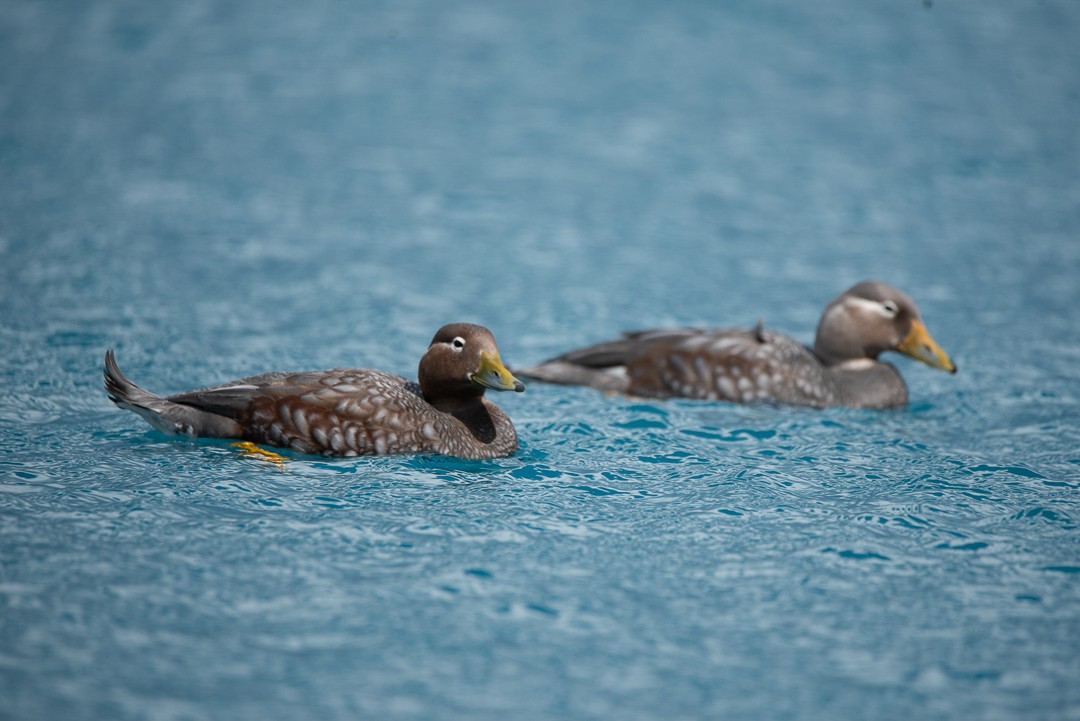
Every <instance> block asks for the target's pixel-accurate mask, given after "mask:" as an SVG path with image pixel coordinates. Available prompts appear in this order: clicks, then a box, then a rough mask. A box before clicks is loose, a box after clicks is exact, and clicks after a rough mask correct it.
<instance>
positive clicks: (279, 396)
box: [105, 323, 524, 458]
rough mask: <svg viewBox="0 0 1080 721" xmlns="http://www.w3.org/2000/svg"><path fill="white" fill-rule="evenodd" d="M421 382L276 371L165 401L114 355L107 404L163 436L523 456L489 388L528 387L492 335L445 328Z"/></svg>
mask: <svg viewBox="0 0 1080 721" xmlns="http://www.w3.org/2000/svg"><path fill="white" fill-rule="evenodd" d="M420 376H421V380H422V382H424V383H426V384H427V385H425V386H424V387H421V385H419V384H418V383H415V382H412V381H409V380H407V379H405V378H403V377H402V376H399V375H394V374H392V373H385V372H383V371H378V370H371V369H367V368H337V369H333V370H326V371H316V372H305V373H287V372H273V373H265V374H262V375H258V376H252V377H249V378H242V379H240V380H236V381H232V382H229V383H225V384H222V385H218V386H213V387H210V388H202V389H199V390H194V391H188V392H185V393H179V394H177V395H173V396H169V397H168V398H162V397H161V396H157V395H154V394H152V393H150V392H148V391H145V390H143V389H141V388H139V387H138V386H136V385H135V384H134V383H131V381H129V380H128V379H127V378H126V377H125V376H124V375H123V374H122V373H121V372H120V369H119V368H118V367H117V365H116V360H115V358H114V357H113V354H112V351H109V352H108V353H107V354H106V358H105V385H106V390H107V391H108V393H109V398H110V399H112V401H113V402H114V403H116V404H117V405H118V406H120V407H121V408H125V409H127V410H131V411H134V412H136V413H138V414H139V415H141V416H142V417H143V418H145V419H146V420H147V421H148V422H149V423H151V425H153V426H154V427H156V428H158V429H159V430H161V431H163V432H165V433H172V434H186V435H192V436H209V437H225V438H242V439H244V440H247V441H252V442H254V443H263V444H267V445H272V446H277V447H281V448H290V449H292V450H295V451H300V452H303V453H315V454H323V455H332V456H357V455H370V454H386V453H438V454H443V455H450V456H457V457H461V458H497V457H501V456H507V455H510V454H512V453H514V452H515V451H516V450H517V447H518V443H517V434H516V433H515V431H514V426H513V423H511V421H510V419H509V417H507V415H506V414H505V413H503V411H502V410H501V409H500V408H499V407H498V406H496V405H495V404H494V403H491V402H490V401H488V400H487V399H486V398H484V389H485V388H494V389H496V390H517V391H520V390H524V385H522V384H521V383H520V382H518V381H517V380H516V379H514V378H513V376H512V375H510V373H509V371H507V370H506V369H505V367H504V366H502V363H501V361H499V360H498V349H497V348H496V346H495V339H494V338H493V337H492V336H491V333H490V331H488V330H487V329H486V328H483V327H481V326H475V325H471V324H463V323H457V324H451V325H448V326H445V327H444V328H442V329H440V331H439V333H438V334H436V336H435V338H434V339H433V341H432V343H431V345H430V346H429V348H428V352H427V353H425V354H424V357H423V359H421V362H420Z"/></svg>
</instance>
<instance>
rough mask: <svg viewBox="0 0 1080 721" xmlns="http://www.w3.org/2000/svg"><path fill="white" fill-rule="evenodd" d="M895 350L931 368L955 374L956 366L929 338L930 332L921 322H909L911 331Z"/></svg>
mask: <svg viewBox="0 0 1080 721" xmlns="http://www.w3.org/2000/svg"><path fill="white" fill-rule="evenodd" d="M896 350H898V351H900V352H901V353H903V354H904V355H906V356H911V357H912V358H914V359H915V360H920V361H922V362H923V363H925V364H926V365H928V366H931V367H933V368H940V369H941V370H943V371H949V372H950V373H955V372H956V364H955V363H953V362H952V359H951V358H949V355H948V354H947V353H946V352H945V351H943V350H941V346H939V345H938V344H937V342H936V341H935V340H934V339H933V338H931V337H930V331H928V330H926V326H925V325H923V322H922V321H921V320H918V319H915V320H914V321H912V322H911V330H909V331H908V334H907V336H905V337H904V340H902V341H900V345H898V346H896Z"/></svg>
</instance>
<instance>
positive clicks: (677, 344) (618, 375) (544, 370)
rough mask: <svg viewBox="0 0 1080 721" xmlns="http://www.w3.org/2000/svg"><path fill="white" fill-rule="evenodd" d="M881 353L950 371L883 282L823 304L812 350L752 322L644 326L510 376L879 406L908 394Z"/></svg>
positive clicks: (633, 389)
mask: <svg viewBox="0 0 1080 721" xmlns="http://www.w3.org/2000/svg"><path fill="white" fill-rule="evenodd" d="M887 350H896V351H899V352H901V353H905V354H907V355H910V356H912V357H914V358H917V359H918V360H921V361H923V362H925V363H928V364H929V365H932V366H934V367H937V368H942V369H945V370H948V371H950V372H955V370H956V366H955V365H954V364H953V363H952V361H951V360H950V359H949V358H948V356H947V355H945V353H944V351H942V350H941V349H940V348H939V347H938V346H937V344H936V343H935V342H934V341H933V339H932V338H931V337H930V336H929V334H928V333H927V332H926V328H925V326H924V325H923V323H922V321H921V319H920V317H919V312H918V308H917V307H916V306H915V303H914V301H912V300H911V299H910V298H909V297H908V296H907V295H905V294H904V293H903V292H901V291H899V290H897V289H896V288H893V287H892V286H889V285H887V284H885V283H881V282H877V281H865V282H863V283H859V284H857V285H855V286H853V287H851V288H849V289H848V290H847V291H845V292H844V293H842V294H840V295H839V296H837V298H835V299H834V300H833V301H832V302H831V303H829V305H828V306H827V307H826V308H825V311H824V313H823V314H822V318H821V322H820V323H819V325H818V333H817V338H816V340H815V344H814V348H813V349H811V348H808V347H807V346H805V345H803V344H801V343H799V342H798V341H796V340H794V339H792V338H789V337H788V336H786V335H783V334H781V333H776V332H773V331H770V330H766V329H765V328H764V327H763V326H762V324H761V323H760V321H759V322H758V324H757V326H755V327H754V328H751V329H741V328H712V329H706V328H673V329H653V330H645V331H638V332H634V333H626V334H623V336H622V337H621V338H617V339H614V340H611V341H605V342H602V343H597V344H595V345H591V346H587V347H584V348H579V349H575V350H571V351H568V352H566V353H563V354H562V355H559V356H557V357H555V358H552V359H550V360H548V361H545V362H543V363H540V364H538V365H536V366H532V367H530V368H524V369H520V370H519V371H518V372H519V374H521V375H523V376H526V377H531V378H536V379H538V380H543V381H549V382H553V383H563V384H570V385H586V386H590V387H593V388H597V389H600V390H604V391H611V392H617V393H625V394H628V395H633V396H641V397H650V398H669V397H685V398H698V399H703V400H725V401H733V402H736V403H750V402H755V401H775V402H782V403H791V404H797V405H806V406H814V407H819V408H821V407H826V406H836V405H842V406H852V407H863V408H888V407H893V406H901V405H904V404H906V403H907V400H908V392H907V386H906V384H905V383H904V379H903V378H902V377H901V376H900V373H899V371H897V370H896V368H895V367H894V366H893V365H891V364H890V363H886V362H883V361H880V360H878V355H879V354H880V353H882V352H884V351H887Z"/></svg>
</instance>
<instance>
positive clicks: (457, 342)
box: [450, 336, 465, 351]
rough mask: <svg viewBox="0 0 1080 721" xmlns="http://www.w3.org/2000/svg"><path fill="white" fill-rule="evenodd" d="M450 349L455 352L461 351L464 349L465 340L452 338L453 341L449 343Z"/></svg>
mask: <svg viewBox="0 0 1080 721" xmlns="http://www.w3.org/2000/svg"><path fill="white" fill-rule="evenodd" d="M450 347H451V348H453V349H454V350H457V351H459V350H461V349H462V348H464V347H465V339H464V338H462V337H461V336H458V337H456V338H454V340H452V341H450Z"/></svg>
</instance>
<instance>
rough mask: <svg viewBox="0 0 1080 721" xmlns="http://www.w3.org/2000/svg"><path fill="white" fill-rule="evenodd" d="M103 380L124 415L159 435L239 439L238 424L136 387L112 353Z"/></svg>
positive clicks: (106, 364) (109, 354)
mask: <svg viewBox="0 0 1080 721" xmlns="http://www.w3.org/2000/svg"><path fill="white" fill-rule="evenodd" d="M104 376H105V392H106V393H107V394H108V395H109V400H111V401H112V402H113V403H115V404H116V405H117V406H119V407H120V408H123V409H124V410H126V411H131V412H132V413H137V414H139V415H140V416H141V417H142V418H143V420H145V421H146V422H147V423H149V424H150V425H152V426H153V427H154V428H157V429H158V430H159V431H161V432H162V433H165V434H167V435H170V436H173V435H186V436H215V437H224V438H236V437H239V436H240V435H241V431H240V426H239V424H238V423H237V422H236V421H234V420H232V419H231V418H224V417H222V416H219V415H217V414H215V413H209V412H206V411H203V410H200V409H198V408H194V407H192V406H188V405H184V404H182V403H176V402H174V401H172V400H169V399H168V398H163V397H162V396H159V395H157V394H154V393H151V392H150V391H148V390H146V389H145V388H141V387H139V386H137V385H135V383H133V382H132V381H131V380H129V379H128V377H127V376H125V375H124V374H123V372H121V370H120V366H118V365H117V364H116V354H115V353H113V351H112V350H108V351H106V352H105V370H104Z"/></svg>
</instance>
